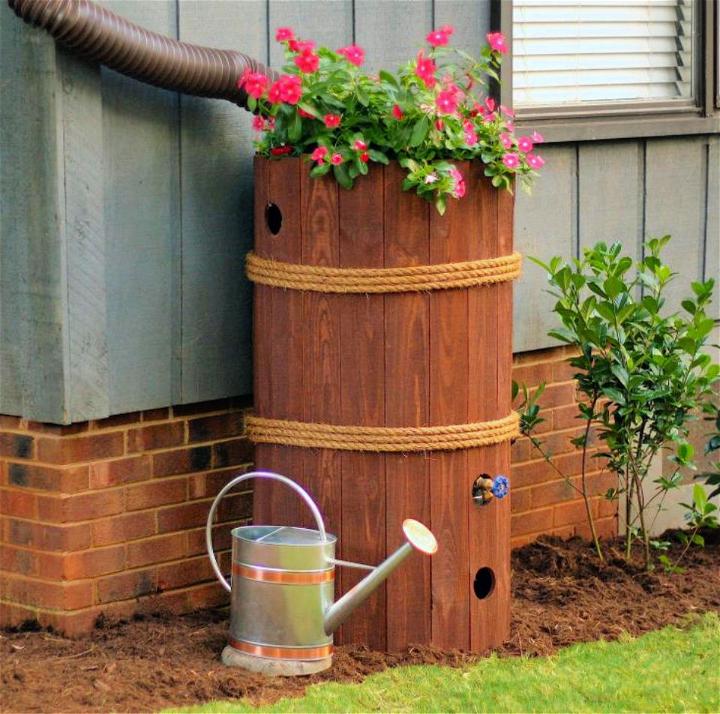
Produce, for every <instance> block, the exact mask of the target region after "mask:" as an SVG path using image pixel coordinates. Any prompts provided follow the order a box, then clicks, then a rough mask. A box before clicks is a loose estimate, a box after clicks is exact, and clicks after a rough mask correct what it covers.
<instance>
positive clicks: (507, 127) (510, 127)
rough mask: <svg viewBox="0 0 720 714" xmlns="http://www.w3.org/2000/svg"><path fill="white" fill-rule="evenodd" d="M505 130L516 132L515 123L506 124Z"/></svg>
mask: <svg viewBox="0 0 720 714" xmlns="http://www.w3.org/2000/svg"><path fill="white" fill-rule="evenodd" d="M505 128H506V129H507V130H508V131H515V122H511V121H508V122H505Z"/></svg>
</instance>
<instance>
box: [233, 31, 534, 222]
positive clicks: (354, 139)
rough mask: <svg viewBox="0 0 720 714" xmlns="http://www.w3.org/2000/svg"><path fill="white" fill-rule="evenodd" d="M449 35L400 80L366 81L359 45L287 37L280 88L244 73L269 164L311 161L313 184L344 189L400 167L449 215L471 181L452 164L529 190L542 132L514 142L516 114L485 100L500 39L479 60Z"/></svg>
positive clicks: (385, 76) (280, 37) (410, 183)
mask: <svg viewBox="0 0 720 714" xmlns="http://www.w3.org/2000/svg"><path fill="white" fill-rule="evenodd" d="M452 34H453V28H452V27H450V26H449V25H446V26H444V27H441V28H440V29H438V30H433V31H432V32H431V33H430V34H429V35H428V36H427V38H426V39H427V43H428V45H429V46H428V47H427V48H423V49H421V50H420V51H419V52H418V53H417V55H416V56H415V57H414V58H413V59H411V60H410V61H409V62H408V63H407V64H405V65H404V66H402V67H401V68H400V69H399V70H398V71H397V72H396V73H391V72H387V71H384V70H381V71H380V72H379V73H378V74H372V75H371V74H367V73H365V72H363V71H362V69H361V66H362V64H363V62H364V60H365V52H364V51H363V49H362V48H361V47H358V46H357V45H349V46H348V47H342V48H340V49H338V50H330V49H328V48H326V47H319V48H318V47H316V46H315V43H313V42H311V41H308V40H301V39H299V38H297V37H295V34H294V32H293V31H292V29H291V28H288V27H281V28H279V29H278V30H277V33H276V35H275V37H276V40H277V41H278V42H280V43H281V44H282V45H283V46H284V47H285V57H286V64H285V66H284V67H283V73H282V74H281V75H280V76H279V78H278V79H277V80H275V81H273V82H271V81H270V80H269V79H268V78H267V77H265V75H263V74H260V73H257V72H251V71H246V72H245V73H244V74H243V75H242V76H241V77H240V78H239V80H238V85H239V86H240V87H241V88H242V89H244V91H245V92H246V93H247V95H248V108H249V109H250V110H251V111H253V112H255V114H256V116H255V118H254V119H253V128H254V129H255V130H256V131H258V132H259V133H260V138H259V139H258V140H257V142H256V145H257V148H258V151H259V153H261V154H263V155H265V156H271V157H282V156H300V155H305V156H307V157H308V160H309V161H310V162H311V163H312V164H313V166H312V169H311V172H310V173H311V175H312V176H315V177H317V176H324V175H325V174H328V173H330V172H332V174H333V175H334V177H335V179H336V180H337V182H338V183H339V184H340V185H341V186H343V187H344V188H351V187H352V185H353V183H354V181H355V179H357V178H358V177H359V176H362V175H365V174H367V173H368V165H369V164H370V163H371V162H376V163H381V164H387V163H388V162H389V160H390V159H397V160H398V161H399V163H400V165H401V166H402V167H403V168H404V169H405V170H406V171H407V177H406V178H405V180H404V182H403V188H404V189H405V190H411V189H412V190H414V191H415V192H416V193H417V194H418V195H420V196H422V197H423V198H425V199H427V200H428V201H433V202H434V203H435V206H436V207H437V210H438V211H439V212H440V213H441V214H442V213H444V211H445V207H446V203H447V200H448V198H455V199H461V198H462V197H463V196H464V195H465V178H464V177H463V175H462V173H461V171H459V170H458V168H457V166H455V165H454V164H453V161H467V160H472V159H479V160H481V161H482V162H483V163H484V164H485V175H486V176H488V177H489V178H490V180H491V181H492V184H493V186H495V187H496V188H498V189H501V188H504V189H508V190H510V189H511V188H512V186H513V183H514V179H515V178H517V179H519V180H520V182H521V184H522V185H524V186H527V185H529V183H530V182H531V181H532V179H533V178H534V176H535V175H536V173H537V170H538V169H540V168H541V167H542V165H543V163H544V161H543V159H542V158H541V157H540V156H539V155H538V154H537V152H536V151H535V147H536V145H537V144H540V143H542V141H543V137H542V136H541V135H540V134H538V133H537V132H533V133H532V134H530V135H523V136H516V134H515V127H514V124H513V118H514V117H513V112H512V111H511V110H510V109H508V108H507V107H504V106H502V105H497V104H496V102H495V100H494V99H493V98H492V97H490V96H488V93H487V88H488V82H489V81H490V80H496V79H497V78H498V71H499V68H500V62H501V57H502V55H503V54H505V53H506V52H507V46H506V44H505V38H504V37H503V35H502V34H501V33H499V32H491V33H489V34H488V35H487V41H488V44H487V45H486V46H485V48H484V49H483V50H482V51H481V53H480V58H479V59H473V58H471V57H469V56H468V55H467V54H465V53H463V52H459V51H457V50H454V49H452V48H451V47H450V39H451V36H452Z"/></svg>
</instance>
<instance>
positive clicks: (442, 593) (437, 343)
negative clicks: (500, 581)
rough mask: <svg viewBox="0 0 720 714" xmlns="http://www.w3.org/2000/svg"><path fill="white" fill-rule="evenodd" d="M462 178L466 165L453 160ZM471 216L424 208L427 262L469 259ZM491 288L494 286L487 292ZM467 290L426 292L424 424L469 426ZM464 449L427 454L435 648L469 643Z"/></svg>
mask: <svg viewBox="0 0 720 714" xmlns="http://www.w3.org/2000/svg"><path fill="white" fill-rule="evenodd" d="M456 165H457V168H458V169H459V170H460V172H461V173H462V174H463V176H465V177H467V176H468V174H469V163H468V162H457V163H456ZM476 219H477V214H476V213H475V212H474V211H470V210H468V204H465V203H463V202H461V201H458V200H453V199H451V200H449V201H448V207H447V212H446V213H445V215H444V216H440V215H439V214H438V213H437V211H435V210H431V211H430V263H452V262H460V261H465V260H470V259H471V258H472V257H474V256H472V255H471V254H470V240H471V236H474V235H477V233H478V229H477V226H476V225H474V223H475V221H476ZM489 289H492V288H489ZM468 292H469V291H468V290H439V291H436V292H433V293H431V294H430V362H429V373H430V423H431V424H463V423H467V422H468V391H467V390H468V370H469V356H470V355H469V354H468ZM467 458H468V456H467V451H466V450H459V451H451V452H442V451H439V452H435V453H432V454H430V455H429V456H428V461H429V470H430V504H431V516H430V521H431V523H432V529H433V533H434V534H435V537H436V538H437V539H438V544H439V552H440V553H441V555H440V557H437V558H434V559H433V561H432V641H433V644H435V645H436V646H438V647H448V648H449V647H457V648H461V649H467V648H468V647H469V646H470V639H469V628H468V623H469V621H470V592H469V590H468V586H467V569H468V559H469V552H468V535H469V534H468V519H467V517H466V515H465V514H466V512H467V504H468V501H469V497H470V492H469V490H468V483H467V477H466V474H467V469H468V463H467Z"/></svg>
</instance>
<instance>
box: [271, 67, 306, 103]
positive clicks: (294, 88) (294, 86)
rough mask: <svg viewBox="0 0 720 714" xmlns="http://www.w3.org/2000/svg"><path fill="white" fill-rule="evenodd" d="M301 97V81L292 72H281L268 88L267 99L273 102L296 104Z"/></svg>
mask: <svg viewBox="0 0 720 714" xmlns="http://www.w3.org/2000/svg"><path fill="white" fill-rule="evenodd" d="M301 97H302V83H301V81H300V77H297V76H295V75H292V74H283V75H282V76H281V77H280V79H278V80H277V82H274V83H273V85H272V86H271V87H270V89H269V90H268V99H269V100H270V101H271V102H272V103H273V104H280V103H281V102H285V103H286V104H297V103H298V102H299V101H300V98H301Z"/></svg>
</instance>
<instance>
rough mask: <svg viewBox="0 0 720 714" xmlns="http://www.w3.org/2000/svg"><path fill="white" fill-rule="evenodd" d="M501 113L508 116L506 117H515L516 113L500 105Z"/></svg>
mask: <svg viewBox="0 0 720 714" xmlns="http://www.w3.org/2000/svg"><path fill="white" fill-rule="evenodd" d="M500 111H501V112H502V113H503V114H504V115H505V116H506V117H514V116H515V112H514V111H513V110H512V109H510V107H506V106H505V105H504V104H501V105H500Z"/></svg>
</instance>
